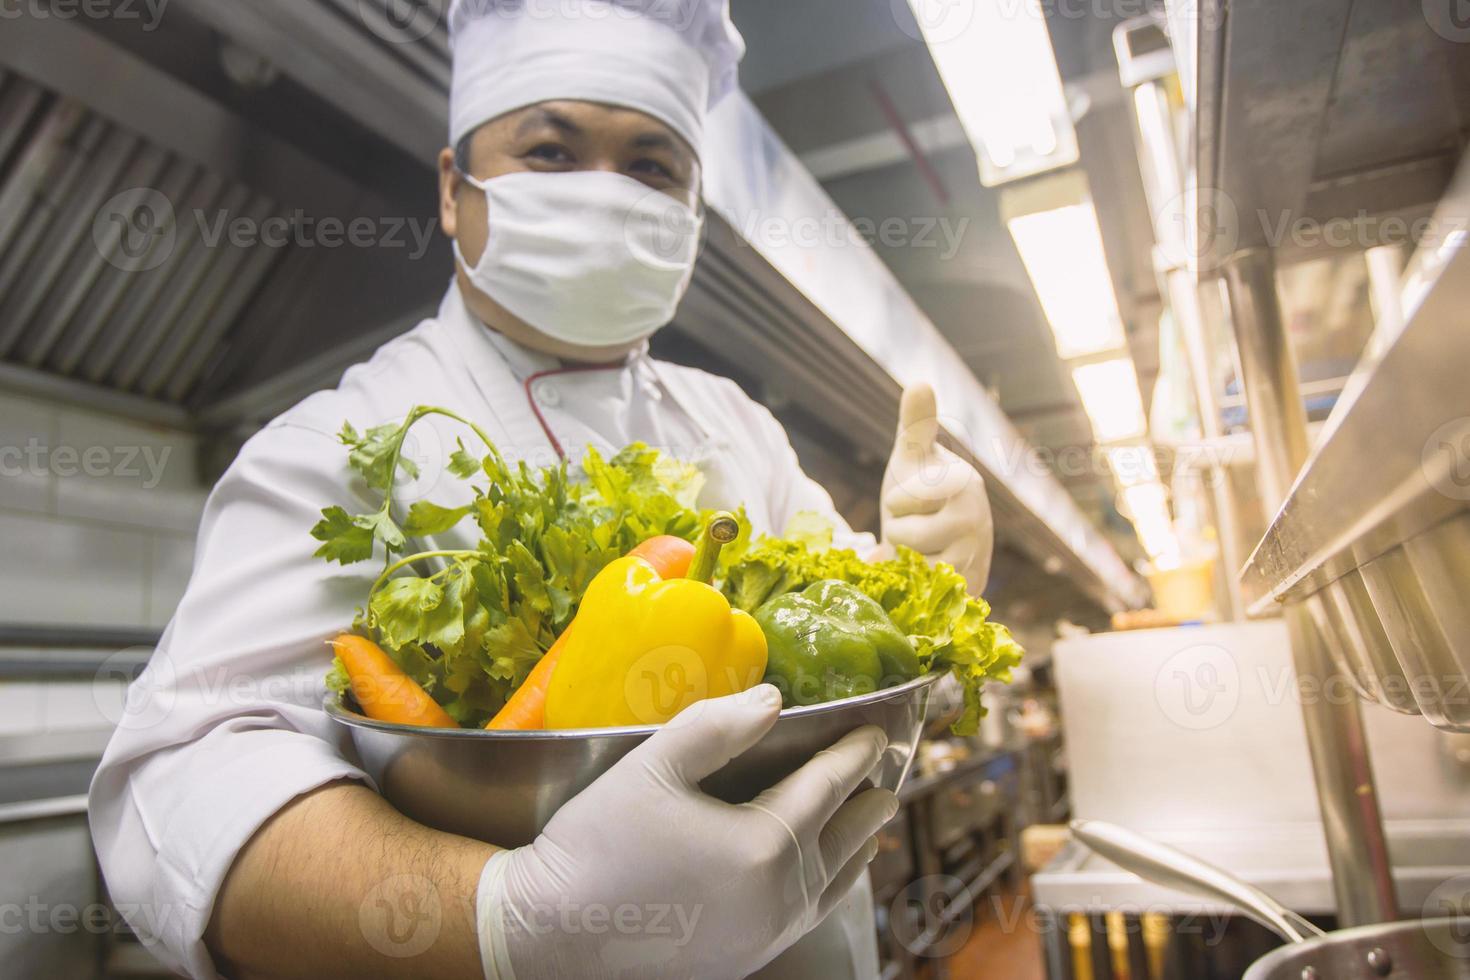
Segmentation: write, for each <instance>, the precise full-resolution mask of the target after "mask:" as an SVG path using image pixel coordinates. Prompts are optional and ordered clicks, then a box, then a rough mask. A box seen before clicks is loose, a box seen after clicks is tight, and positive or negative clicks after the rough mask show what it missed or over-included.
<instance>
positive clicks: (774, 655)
mask: <svg viewBox="0 0 1470 980" xmlns="http://www.w3.org/2000/svg"><path fill="white" fill-rule="evenodd" d="M755 619H756V622H758V623H759V624H760V627H761V629H762V630H763V631H764V632H765V634H766V647H767V651H768V656H767V660H766V676H765V681H766V683H767V684H774V685H775V686H776V687H777V688H779V689H780V691H781V695H782V697H783V699H784V700H785V703H786V704H787V706H792V705H801V704H820V703H822V702H824V701H835V700H838V699H840V698H848V697H853V696H855V695H858V694H868V693H871V692H873V691H877V690H879V689H881V688H885V687H892V686H894V685H895V684H902V683H904V682H905V681H910V680H913V679H914V678H915V677H918V676H919V674H920V672H921V668H920V666H919V657H918V654H917V653H916V652H915V651H914V645H913V644H912V643H910V642H909V638H908V637H907V636H905V635H904V634H903V633H901V632H899V629H898V627H896V626H894V625H893V621H892V620H891V619H889V618H888V613H887V612H885V611H884V609H883V607H882V606H881V605H880V604H879V603H878V602H876V601H875V600H874V599H872V598H871V597H870V596H868V594H867V593H865V592H863V591H862V590H860V589H858V588H857V586H854V585H849V584H848V583H847V582H841V581H837V580H835V579H828V580H826V581H822V582H817V583H815V584H814V585H811V586H808V587H807V588H806V589H805V590H803V591H801V592H788V593H786V594H785V595H781V596H777V597H776V598H774V599H771V600H770V601H768V602H766V603H765V604H764V605H762V606H761V607H760V608H758V609H757V610H756V611H755Z"/></svg>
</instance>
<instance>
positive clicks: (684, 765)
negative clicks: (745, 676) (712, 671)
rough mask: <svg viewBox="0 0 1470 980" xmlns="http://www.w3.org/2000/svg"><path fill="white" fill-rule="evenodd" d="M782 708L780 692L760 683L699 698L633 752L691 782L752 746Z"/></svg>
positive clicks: (691, 784)
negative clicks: (721, 694)
mask: <svg viewBox="0 0 1470 980" xmlns="http://www.w3.org/2000/svg"><path fill="white" fill-rule="evenodd" d="M780 712H781V692H780V691H779V690H777V689H776V688H775V687H773V686H772V685H770V684H761V685H758V686H756V687H753V688H751V689H750V690H748V691H742V692H740V693H739V694H731V695H729V696H727V697H723V698H712V699H710V700H707V701H696V702H694V703H693V704H691V705H690V706H689V707H687V708H685V709H684V710H683V711H681V712H679V714H678V715H676V716H675V717H674V719H673V720H672V721H670V722H669V723H668V724H666V725H664V726H663V727H662V728H660V729H659V730H658V731H656V732H654V733H653V736H652V737H651V738H649V740H648V741H647V742H644V743H643V744H642V745H640V746H639V747H638V748H636V749H634V750H633V752H632V753H630V755H629V758H630V759H631V758H633V757H634V756H637V757H638V759H639V761H640V762H641V763H643V764H645V765H648V764H652V765H662V766H663V767H665V768H666V769H667V770H668V771H670V772H672V773H673V775H675V776H677V777H679V778H681V779H683V780H684V782H685V783H686V784H688V785H690V786H693V785H695V784H696V783H698V782H699V781H700V780H701V779H704V778H705V777H706V776H708V775H710V774H711V773H714V772H718V771H719V770H720V769H723V768H724V767H725V764H726V763H727V762H729V761H730V760H731V759H733V758H735V757H736V756H737V755H739V754H740V753H742V752H744V751H745V750H746V749H748V748H750V747H751V746H752V745H754V744H755V743H756V742H759V741H760V740H761V737H762V736H764V735H765V734H766V732H768V731H770V730H771V726H772V725H774V724H776V716H777V715H778V714H780Z"/></svg>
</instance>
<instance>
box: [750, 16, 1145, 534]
mask: <svg viewBox="0 0 1470 980" xmlns="http://www.w3.org/2000/svg"><path fill="white" fill-rule="evenodd" d="M1043 6H1045V7H1046V8H1047V9H1048V11H1049V12H1050V14H1051V16H1050V17H1049V25H1048V26H1049V28H1050V30H1051V33H1052V37H1053V46H1054V49H1055V51H1056V55H1057V64H1058V69H1059V71H1060V73H1061V75H1062V79H1063V83H1064V85H1065V86H1066V90H1067V94H1068V98H1069V101H1070V103H1071V104H1072V106H1073V114H1074V117H1075V126H1076V130H1077V138H1078V142H1079V147H1080V152H1081V162H1080V166H1081V167H1082V168H1083V169H1084V170H1085V171H1086V172H1087V175H1088V180H1089V182H1090V184H1091V188H1092V194H1093V198H1094V202H1095V205H1096V207H1097V212H1098V219H1099V222H1100V224H1101V227H1102V232H1103V242H1104V248H1105V251H1106V254H1107V257H1108V264H1109V268H1110V271H1111V273H1112V276H1113V280H1114V290H1115V292H1116V294H1117V297H1118V304H1119V308H1120V312H1121V313H1122V316H1123V320H1124V324H1125V326H1126V329H1127V335H1128V339H1129V346H1130V348H1131V350H1132V353H1133V356H1134V360H1135V362H1136V364H1137V366H1138V374H1139V381H1140V385H1141V387H1142V388H1143V394H1144V396H1145V398H1147V396H1148V393H1149V392H1150V391H1151V390H1152V388H1153V383H1154V379H1155V376H1156V375H1157V371H1158V333H1157V330H1158V317H1159V313H1160V311H1161V309H1162V307H1161V303H1160V300H1159V296H1158V290H1157V286H1156V283H1155V279H1154V273H1153V266H1152V261H1151V255H1150V249H1151V248H1152V246H1153V234H1152V229H1151V227H1150V225H1149V214H1148V208H1147V205H1146V202H1145V200H1144V196H1143V186H1142V179H1141V177H1140V175H1139V170H1138V163H1137V157H1136V154H1135V151H1134V147H1133V134H1132V125H1133V124H1132V120H1131V111H1130V109H1129V107H1128V104H1127V102H1126V100H1125V97H1124V92H1123V89H1122V87H1121V85H1120V84H1119V82H1118V75H1117V63H1116V60H1115V55H1114V53H1113V45H1112V29H1113V27H1114V26H1116V24H1118V23H1120V22H1121V21H1122V20H1125V19H1127V18H1128V17H1132V16H1138V15H1140V14H1143V13H1145V12H1146V11H1147V4H1146V3H1144V2H1141V0H1140V2H1137V3H1132V4H1130V3H1128V2H1124V3H1120V4H1117V5H1115V6H1116V9H1115V10H1114V11H1112V12H1111V13H1110V14H1109V15H1108V16H1098V15H1097V14H1096V12H1089V13H1086V14H1085V15H1080V14H1083V13H1084V11H1083V8H1082V7H1080V6H1075V5H1073V6H1069V5H1054V4H1046V5H1043ZM733 15H734V18H735V21H736V24H737V26H739V27H740V29H741V31H742V32H743V33H744V34H745V36H746V39H747V42H748V43H749V45H750V51H751V53H750V55H749V56H748V57H747V59H746V62H745V64H744V65H743V66H742V70H741V83H742V85H743V87H744V88H745V89H746V90H747V91H748V92H750V93H751V95H752V98H753V99H754V100H755V102H756V104H757V105H758V106H759V107H760V109H761V112H762V114H763V115H765V117H766V118H767V120H769V121H770V123H771V125H772V126H773V127H774V128H775V129H776V131H777V132H778V133H779V134H780V135H781V137H782V138H783V139H784V140H785V141H786V143H787V144H788V145H789V146H790V147H791V149H792V150H793V151H794V152H795V153H796V154H797V155H798V156H799V157H801V158H802V160H803V161H804V162H805V163H807V165H808V167H809V169H811V170H812V171H813V173H814V174H815V175H816V176H817V177H818V178H819V179H820V180H821V181H822V184H823V187H824V188H825V190H826V191H827V192H828V194H830V195H831V196H832V198H833V199H834V200H835V201H836V202H837V204H838V205H839V206H840V207H841V208H842V209H843V211H844V212H845V213H846V214H847V215H848V217H849V218H852V219H855V220H860V221H864V222H866V223H867V226H868V227H872V228H880V227H881V226H882V222H883V221H884V220H885V219H893V218H897V219H901V220H902V221H904V222H906V227H908V228H910V229H913V228H919V227H921V226H927V224H928V223H929V222H935V223H936V225H937V227H936V230H935V232H934V234H933V235H931V236H930V238H931V239H932V240H933V242H934V244H932V245H930V244H927V243H925V244H918V239H917V238H916V237H915V238H914V240H913V241H907V240H905V241H903V242H902V243H901V244H885V243H884V241H883V240H882V239H881V236H879V239H878V240H877V241H875V243H874V244H875V247H876V249H877V251H878V253H879V254H880V255H881V256H882V258H883V260H884V261H885V262H886V263H887V264H888V265H889V267H890V268H891V269H892V270H893V271H894V273H895V275H896V276H897V277H898V278H899V280H900V282H902V283H903V285H904V287H905V289H907V290H908V292H909V294H910V295H911V296H913V297H914V299H915V300H916V301H917V302H918V303H919V305H920V306H921V307H922V308H923V310H924V312H925V313H926V314H928V316H929V318H930V319H931V320H933V321H934V323H935V325H936V326H937V327H939V329H940V330H941V331H942V332H943V333H944V334H945V336H946V338H947V339H948V340H949V341H950V343H951V345H953V346H954V348H955V349H956V350H957V351H958V352H959V354H960V355H961V357H963V358H964V359H965V362H966V364H967V365H968V366H969V368H970V369H971V370H972V371H973V372H974V374H975V376H976V377H978V378H979V379H980V380H981V382H982V383H983V384H985V386H986V387H987V388H989V389H990V390H991V392H992V393H993V394H994V395H995V396H996V397H997V398H998V399H999V401H1000V404H1001V407H1002V408H1003V409H1004V410H1005V412H1006V414H1007V415H1008V416H1010V418H1011V419H1012V421H1013V422H1014V423H1015V424H1016V426H1017V428H1019V429H1020V430H1021V432H1022V434H1023V435H1025V436H1026V438H1027V439H1028V440H1029V441H1030V442H1031V443H1032V444H1033V445H1035V446H1037V447H1039V448H1041V449H1043V450H1044V451H1047V453H1048V455H1049V458H1052V459H1058V458H1061V459H1066V458H1075V455H1076V453H1077V451H1078V450H1079V449H1080V450H1084V451H1087V450H1090V448H1091V447H1092V445H1093V436H1092V428H1091V425H1090V424H1089V422H1088V419H1087V416H1086V414H1085V413H1084V412H1083V410H1082V405H1081V402H1080V400H1079V399H1078V397H1077V393H1076V389H1075V387H1074V386H1073V384H1072V380H1071V376H1070V373H1069V372H1068V370H1067V368H1066V367H1065V365H1064V364H1063V362H1062V361H1061V359H1060V358H1059V357H1058V356H1057V354H1056V346H1055V342H1054V340H1053V337H1052V333H1051V331H1050V329H1049V327H1048V325H1047V323H1046V320H1045V319H1044V317H1043V315H1042V312H1041V308H1040V305H1039V303H1038V302H1037V300H1036V295H1035V293H1034V291H1033V289H1032V286H1031V282H1030V280H1029V279H1028V278H1027V276H1026V272H1025V269H1024V268H1023V266H1022V264H1021V260H1020V256H1019V255H1018V253H1017V252H1016V249H1015V246H1014V244H1013V242H1012V239H1011V236H1010V234H1009V232H1008V231H1007V229H1006V227H1005V225H1004V223H1003V222H1002V220H1001V217H1000V200H1001V194H1000V191H999V189H997V188H986V187H982V186H981V184H980V180H979V174H978V169H977V164H976V159H975V155H974V152H973V150H972V149H971V147H970V145H969V143H968V141H967V140H966V139H965V138H964V134H963V131H962V130H961V129H960V126H959V121H958V118H957V117H956V115H955V111H954V107H953V104H952V102H951V100H950V97H949V94H948V92H947V91H946V90H945V88H944V86H943V84H942V83H941V81H940V79H939V76H938V73H937V71H936V70H935V67H934V63H933V60H932V59H931V57H930V55H929V51H928V49H927V47H926V46H925V45H924V44H923V42H922V41H921V40H919V30H918V27H917V26H916V25H915V23H914V22H913V19H912V15H911V14H910V12H909V7H908V3H907V2H906V0H861V2H853V0H803V2H802V3H800V4H792V3H788V2H785V0H738V2H736V3H735V4H734V6H733ZM1079 15H1080V16H1079ZM998 97H1002V98H1003V97H1004V93H998ZM895 121H901V123H902V125H903V126H904V127H905V128H906V129H907V130H908V131H909V132H908V135H909V137H911V138H912V139H913V141H914V143H916V144H917V145H918V147H919V148H920V151H921V152H920V156H921V157H922V160H916V158H915V157H914V155H913V154H912V153H910V152H909V149H908V147H907V146H906V145H905V138H904V136H903V135H901V134H900V133H899V132H898V129H897V127H896V126H895ZM946 232H947V234H948V237H946ZM1063 469H1065V470H1066V472H1065V473H1059V474H1058V475H1059V478H1061V479H1062V480H1063V482H1064V483H1065V485H1066V486H1067V488H1068V489H1069V490H1070V491H1071V492H1072V494H1073V496H1074V497H1075V498H1076V499H1077V501H1078V503H1079V504H1080V505H1081V506H1082V507H1083V509H1084V511H1085V512H1087V513H1088V514H1089V516H1091V517H1092V518H1093V519H1094V521H1096V522H1097V523H1098V524H1099V525H1100V526H1103V527H1104V528H1106V529H1107V530H1108V531H1109V532H1110V537H1111V538H1112V539H1113V543H1114V546H1115V547H1117V548H1118V549H1119V550H1120V552H1121V553H1123V554H1125V556H1130V557H1137V556H1139V554H1140V552H1139V549H1138V547H1137V542H1136V538H1135V537H1134V534H1133V530H1132V526H1131V525H1130V524H1129V523H1128V522H1126V521H1125V520H1124V519H1123V518H1122V517H1120V516H1119V515H1118V513H1117V510H1116V508H1115V506H1114V489H1113V485H1112V481H1111V477H1110V476H1109V474H1108V472H1107V471H1106V469H1104V468H1102V467H1101V466H1086V467H1080V468H1078V467H1064V468H1063ZM1078 469H1080V470H1081V472H1076V470H1078Z"/></svg>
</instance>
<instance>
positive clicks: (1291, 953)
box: [1245, 918, 1464, 980]
mask: <svg viewBox="0 0 1470 980" xmlns="http://www.w3.org/2000/svg"><path fill="white" fill-rule="evenodd" d="M1449 926H1460V927H1463V926H1464V920H1463V919H1460V918H1441V919H1408V920H1401V921H1398V922H1377V923H1373V924H1371V925H1366V926H1353V927H1352V928H1350V929H1334V930H1333V931H1332V932H1329V933H1327V935H1325V936H1313V937H1312V938H1311V939H1307V940H1304V941H1302V942H1299V943H1287V944H1286V945H1285V946H1279V947H1277V948H1276V949H1273V950H1271V952H1269V953H1267V954H1266V955H1264V956H1262V957H1261V958H1260V959H1258V960H1256V961H1255V962H1253V963H1252V964H1251V965H1250V968H1249V969H1248V970H1247V971H1246V974H1245V980H1252V978H1254V977H1257V976H1265V975H1266V974H1267V973H1268V972H1269V971H1270V970H1271V969H1272V968H1274V967H1276V966H1278V965H1279V964H1281V963H1283V962H1286V961H1287V960H1290V959H1292V958H1294V957H1297V956H1301V955H1303V954H1307V953H1311V952H1313V951H1317V950H1321V949H1323V948H1334V947H1337V946H1347V945H1351V944H1352V943H1354V942H1362V941H1368V942H1375V941H1377V940H1380V939H1382V938H1384V937H1385V936H1395V935H1399V934H1402V933H1411V932H1413V931H1414V930H1416V929H1422V930H1424V931H1425V932H1428V931H1430V930H1431V929H1444V928H1447V927H1449ZM1446 955H1449V954H1446Z"/></svg>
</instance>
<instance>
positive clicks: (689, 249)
mask: <svg viewBox="0 0 1470 980" xmlns="http://www.w3.org/2000/svg"><path fill="white" fill-rule="evenodd" d="M465 180H467V181H468V182H469V183H470V184H471V186H474V187H478V188H479V189H480V190H481V191H483V192H484V193H485V205H486V210H487V213H488V215H489V225H490V234H489V237H488V238H487V239H486V243H485V252H484V254H483V255H481V256H480V261H479V262H478V263H476V264H475V265H474V266H473V267H471V266H470V264H469V263H468V262H466V261H465V258H464V254H463V253H462V252H460V250H459V242H458V241H456V242H455V243H454V256H455V259H456V260H458V262H459V264H460V265H461V266H463V267H464V270H465V272H466V273H467V274H468V275H469V278H470V282H471V283H473V284H474V286H475V288H476V289H479V290H481V291H482V292H484V293H485V294H486V295H488V296H489V297H490V298H491V299H493V300H495V301H496V302H497V303H499V304H500V305H501V306H503V307H505V308H506V309H507V310H508V311H510V312H511V313H513V314H515V315H516V316H518V317H520V318H521V319H522V320H524V321H525V322H526V323H528V324H530V325H531V326H533V327H535V328H536V329H537V330H539V331H541V332H542V333H544V334H546V335H548V336H550V337H554V338H556V339H557V340H560V341H564V342H566V343H569V344H576V345H578V346H583V347H610V346H615V345H618V344H625V343H630V342H632V341H637V340H641V339H642V338H644V337H647V336H649V335H650V334H652V333H653V332H654V331H655V330H657V329H658V328H659V327H662V326H664V325H665V324H667V323H668V322H669V321H670V320H672V319H673V317H674V310H675V308H676V307H677V306H678V305H679V300H681V299H682V298H683V297H684V291H685V290H686V289H688V288H689V279H690V277H691V276H692V275H693V274H694V260H695V257H696V256H697V255H698V252H699V234H700V230H701V225H702V223H703V219H702V218H701V217H700V216H699V215H697V214H695V212H694V210H693V209H692V208H690V207H689V206H688V205H686V204H683V203H682V202H680V201H676V200H674V199H673V198H671V197H669V196H668V195H667V194H664V193H661V192H659V191H656V190H653V189H651V188H649V187H648V186H647V185H645V184H642V183H640V182H639V181H636V180H634V179H633V178H631V177H626V176H624V175H622V174H616V173H607V172H604V171H596V170H589V171H576V172H573V173H557V174H546V173H513V174H506V175H505V176H503V177H495V178H492V179H491V180H477V179H476V178H474V177H470V176H466V177H465Z"/></svg>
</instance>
